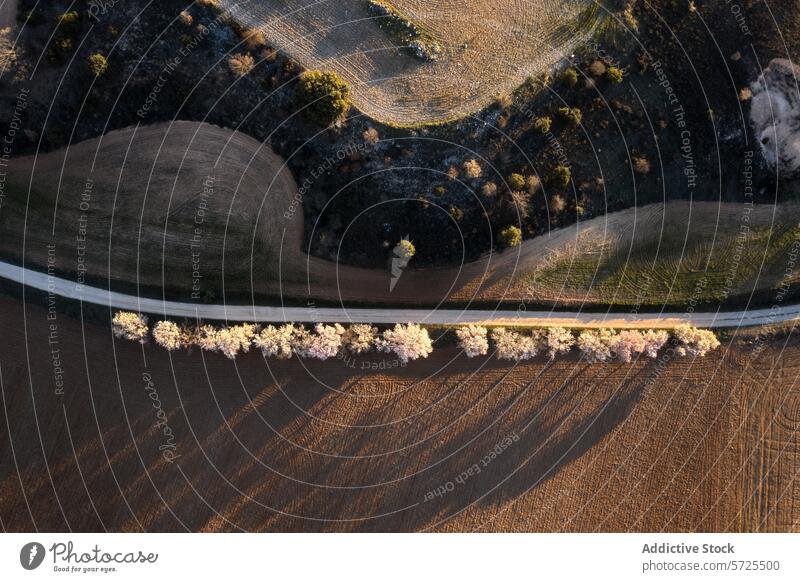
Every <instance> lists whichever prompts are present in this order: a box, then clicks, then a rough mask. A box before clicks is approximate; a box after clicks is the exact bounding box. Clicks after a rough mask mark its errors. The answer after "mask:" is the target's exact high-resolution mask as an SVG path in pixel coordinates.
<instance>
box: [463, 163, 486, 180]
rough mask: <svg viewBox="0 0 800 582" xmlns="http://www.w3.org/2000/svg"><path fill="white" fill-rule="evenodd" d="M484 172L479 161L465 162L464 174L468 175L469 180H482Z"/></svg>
mask: <svg viewBox="0 0 800 582" xmlns="http://www.w3.org/2000/svg"><path fill="white" fill-rule="evenodd" d="M482 172H483V170H481V165H480V164H479V163H478V162H477V160H467V161H466V162H464V174H466V176H467V178H472V179H474V178H480V177H481V173H482Z"/></svg>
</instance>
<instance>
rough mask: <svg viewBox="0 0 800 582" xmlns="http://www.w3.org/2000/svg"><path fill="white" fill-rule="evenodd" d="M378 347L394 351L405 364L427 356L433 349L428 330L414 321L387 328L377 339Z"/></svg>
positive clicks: (382, 349) (383, 350) (381, 349)
mask: <svg viewBox="0 0 800 582" xmlns="http://www.w3.org/2000/svg"><path fill="white" fill-rule="evenodd" d="M376 347H377V348H378V349H379V350H380V351H382V352H392V353H394V354H395V355H396V356H397V358H398V359H399V360H400V361H401V362H402V363H404V364H406V363H408V361H409V360H416V359H418V358H427V357H428V356H429V355H430V354H431V352H432V351H433V343H432V342H431V338H430V336H429V335H428V330H426V329H423V328H421V327H420V326H419V325H417V324H414V323H409V324H407V325H403V324H400V323H398V324H397V325H395V326H394V329H387V330H386V331H385V332H383V335H382V336H381V337H380V338H378V340H377V341H376Z"/></svg>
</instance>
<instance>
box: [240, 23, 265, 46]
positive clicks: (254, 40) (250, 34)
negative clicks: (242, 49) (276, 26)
mask: <svg viewBox="0 0 800 582" xmlns="http://www.w3.org/2000/svg"><path fill="white" fill-rule="evenodd" d="M242 36H243V37H244V44H245V46H246V47H247V48H248V49H249V50H251V51H256V50H258V49H260V48H264V47H265V46H267V40H266V39H265V38H264V33H263V32H261V31H260V30H258V29H257V28H251V29H249V30H245V31H244V33H243V35H242Z"/></svg>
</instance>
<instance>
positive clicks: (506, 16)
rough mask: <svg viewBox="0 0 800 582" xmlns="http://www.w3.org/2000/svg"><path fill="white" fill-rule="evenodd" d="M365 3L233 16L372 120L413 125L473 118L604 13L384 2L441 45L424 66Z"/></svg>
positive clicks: (580, 3)
mask: <svg viewBox="0 0 800 582" xmlns="http://www.w3.org/2000/svg"><path fill="white" fill-rule="evenodd" d="M221 4H222V5H223V6H226V5H227V6H230V5H232V4H235V2H227V1H223V2H222V3H221ZM366 4H367V3H366V2H361V1H356V2H338V1H333V0H326V1H323V2H318V1H312V0H278V1H276V0H266V1H265V0H259V1H257V2H250V3H248V4H247V5H246V6H245V7H244V8H241V9H239V10H238V11H236V12H235V15H236V17H237V18H238V19H239V20H240V21H242V22H243V23H244V24H246V25H248V26H251V27H256V28H259V29H260V30H262V31H263V32H264V33H265V35H266V37H267V39H268V40H269V41H270V42H271V43H274V44H275V45H276V46H277V47H279V48H280V49H281V50H283V51H284V52H285V53H287V54H288V55H289V56H291V57H292V58H294V59H296V60H297V61H299V62H300V63H301V64H302V65H303V66H304V67H306V68H308V69H327V70H333V71H336V72H337V73H339V74H340V75H341V76H342V77H343V78H345V79H346V80H347V81H348V82H349V83H350V84H351V85H352V88H353V97H354V103H355V105H356V106H357V107H358V108H359V109H360V110H361V111H363V112H364V113H366V114H367V115H369V116H370V117H373V118H374V119H378V120H380V121H384V122H389V123H399V124H416V123H422V122H435V121H442V120H446V119H453V118H457V117H462V116H464V115H467V114H469V113H472V112H474V111H477V110H479V109H481V108H482V107H484V106H485V105H487V104H488V103H490V102H491V101H492V100H494V99H495V98H497V96H498V95H500V94H502V93H505V92H509V91H511V90H513V89H514V88H516V87H517V86H518V85H519V84H520V83H521V82H522V81H524V80H525V78H527V77H528V76H531V75H538V74H540V73H542V72H545V71H546V70H547V69H548V68H549V67H550V66H552V65H553V64H554V63H555V62H556V61H557V60H559V59H561V58H563V57H564V56H565V55H568V54H569V52H570V50H572V48H574V47H575V46H576V45H577V44H578V43H579V42H580V41H581V40H582V39H584V38H586V37H587V36H588V34H589V33H590V32H591V28H592V26H593V24H592V23H593V22H594V18H593V17H589V16H587V15H589V14H591V15H594V14H595V13H596V12H598V11H602V10H603V9H602V8H597V7H596V6H595V4H594V3H593V2H589V1H587V0H567V1H559V2H556V1H554V0H495V1H493V2H485V1H484V0H469V1H466V2H465V1H463V0H461V1H455V0H443V1H441V2H436V3H435V6H434V5H431V3H430V2H425V1H423V0H392V2H391V3H390V4H391V5H392V6H394V8H395V9H396V10H397V11H398V12H399V13H401V14H403V15H405V17H406V18H408V20H409V21H412V22H414V23H417V24H418V25H419V26H420V28H422V29H424V30H425V31H426V32H427V33H428V34H429V35H430V36H431V37H432V38H433V39H434V40H436V41H437V42H438V43H439V44H440V45H441V47H442V49H443V51H442V56H441V58H440V59H439V60H438V61H436V62H423V61H421V60H419V59H417V58H415V57H413V56H410V55H409V54H407V53H406V51H405V50H403V49H402V48H401V47H399V46H398V45H397V44H396V43H395V42H394V40H393V39H392V38H391V37H390V36H389V35H387V33H386V32H384V31H383V30H381V28H380V24H381V20H380V19H379V18H376V17H375V16H373V15H371V14H370V12H369V10H368V8H367V5H366ZM578 22H581V23H582V25H578V24H577V23H578ZM576 26H577V29H576Z"/></svg>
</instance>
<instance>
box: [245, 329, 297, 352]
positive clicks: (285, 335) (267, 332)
mask: <svg viewBox="0 0 800 582" xmlns="http://www.w3.org/2000/svg"><path fill="white" fill-rule="evenodd" d="M295 333H296V328H295V326H294V325H293V324H291V323H287V324H285V325H281V326H279V327H275V326H274V325H268V326H267V327H265V328H264V329H262V330H261V331H260V332H259V333H257V334H256V335H255V337H254V338H253V345H254V346H256V347H257V348H260V349H261V352H262V353H263V354H264V356H265V357H268V358H278V359H279V360H288V359H289V358H291V357H292V354H293V353H294V344H293V340H294V336H295Z"/></svg>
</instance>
